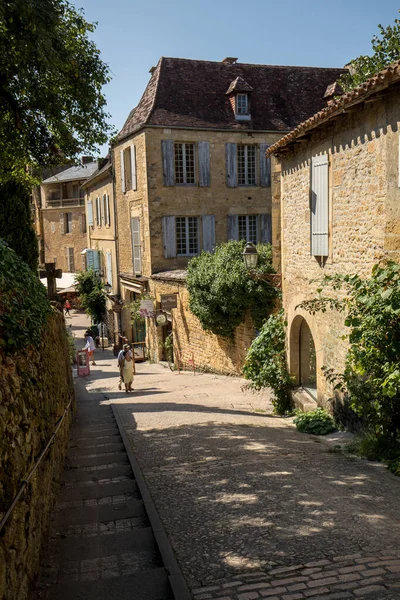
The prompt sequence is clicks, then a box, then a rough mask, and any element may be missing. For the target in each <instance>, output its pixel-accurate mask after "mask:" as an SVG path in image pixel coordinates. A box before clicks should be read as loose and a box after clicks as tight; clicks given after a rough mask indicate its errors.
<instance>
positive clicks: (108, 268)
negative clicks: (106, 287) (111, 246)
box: [106, 250, 113, 287]
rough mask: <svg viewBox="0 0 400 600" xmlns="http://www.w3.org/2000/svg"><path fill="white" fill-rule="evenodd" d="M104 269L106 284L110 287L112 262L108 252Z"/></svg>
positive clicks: (111, 282)
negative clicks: (105, 271)
mask: <svg viewBox="0 0 400 600" xmlns="http://www.w3.org/2000/svg"><path fill="white" fill-rule="evenodd" d="M106 269H107V283H109V284H110V285H111V287H112V284H113V276H112V261H111V252H110V251H109V250H107V252H106Z"/></svg>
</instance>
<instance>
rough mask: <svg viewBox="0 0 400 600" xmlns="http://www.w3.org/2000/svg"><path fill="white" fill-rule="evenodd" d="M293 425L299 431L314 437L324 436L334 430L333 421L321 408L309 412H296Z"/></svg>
mask: <svg viewBox="0 0 400 600" xmlns="http://www.w3.org/2000/svg"><path fill="white" fill-rule="evenodd" d="M293 423H294V424H295V425H296V427H297V429H298V430H299V431H302V432H303V433H312V434H314V435H326V434H327V433H331V432H332V431H335V429H336V427H335V421H334V420H333V418H332V417H331V415H330V414H329V413H328V412H327V411H326V410H324V409H323V408H317V409H316V410H311V411H310V412H302V411H297V412H296V417H295V418H294V419H293Z"/></svg>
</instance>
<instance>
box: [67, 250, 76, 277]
mask: <svg viewBox="0 0 400 600" xmlns="http://www.w3.org/2000/svg"><path fill="white" fill-rule="evenodd" d="M65 252H66V257H67V271H69V272H70V273H73V272H74V271H75V260H74V249H73V248H65Z"/></svg>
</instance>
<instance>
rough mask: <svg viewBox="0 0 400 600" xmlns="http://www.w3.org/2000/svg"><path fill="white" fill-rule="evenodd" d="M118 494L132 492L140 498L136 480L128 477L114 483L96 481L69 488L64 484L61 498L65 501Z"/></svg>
mask: <svg viewBox="0 0 400 600" xmlns="http://www.w3.org/2000/svg"><path fill="white" fill-rule="evenodd" d="M118 494H133V495H134V497H135V498H137V499H139V498H140V494H139V490H138V486H137V483H136V481H135V480H134V479H128V480H126V481H118V482H116V483H105V484H101V483H99V482H96V483H94V484H93V485H90V486H74V487H70V488H67V487H65V486H64V489H63V491H62V499H63V500H64V501H65V502H72V501H74V500H92V499H95V498H107V497H108V496H116V495H118Z"/></svg>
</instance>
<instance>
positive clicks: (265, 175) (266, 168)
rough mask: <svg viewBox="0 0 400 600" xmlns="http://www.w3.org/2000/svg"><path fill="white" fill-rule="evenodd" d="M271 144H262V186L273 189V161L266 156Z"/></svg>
mask: <svg viewBox="0 0 400 600" xmlns="http://www.w3.org/2000/svg"><path fill="white" fill-rule="evenodd" d="M269 147H270V144H260V145H259V148H260V186H261V187H271V159H270V158H269V157H268V158H267V157H266V156H265V152H266V150H267V148H269Z"/></svg>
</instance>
